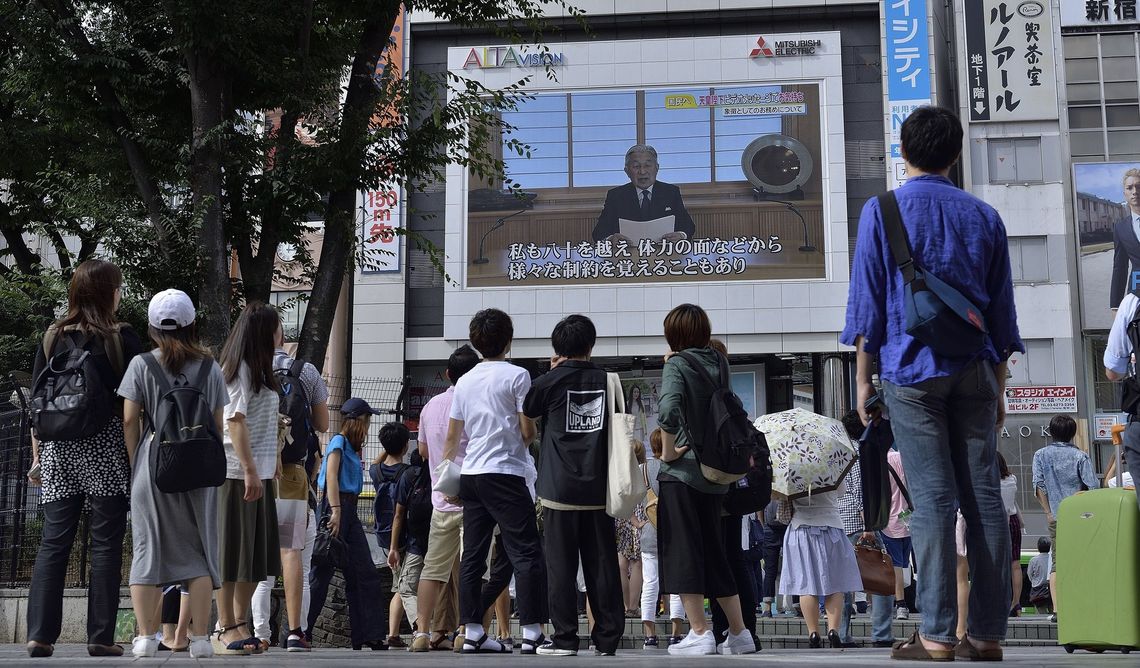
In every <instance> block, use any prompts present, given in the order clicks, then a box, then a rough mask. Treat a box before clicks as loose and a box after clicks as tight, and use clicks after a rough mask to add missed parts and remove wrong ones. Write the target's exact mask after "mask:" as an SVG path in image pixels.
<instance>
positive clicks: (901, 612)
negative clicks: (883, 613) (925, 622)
mask: <svg viewBox="0 0 1140 668" xmlns="http://www.w3.org/2000/svg"><path fill="white" fill-rule="evenodd" d="M895 619H910V608H908V607H906V606H905V605H900V606H899V607H897V608H895Z"/></svg>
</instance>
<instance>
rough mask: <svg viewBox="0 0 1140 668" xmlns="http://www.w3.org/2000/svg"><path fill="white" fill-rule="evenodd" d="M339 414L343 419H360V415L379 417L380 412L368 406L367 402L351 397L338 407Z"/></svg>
mask: <svg viewBox="0 0 1140 668" xmlns="http://www.w3.org/2000/svg"><path fill="white" fill-rule="evenodd" d="M340 414H341V415H343V416H345V417H350V418H354V417H360V416H361V415H367V414H372V415H380V414H381V413H380V411H378V410H376V409H375V408H373V407H371V406H369V405H368V402H367V401H365V400H363V399H361V398H359V397H353V398H351V399H349V400H348V401H346V402H344V404H343V405H342V406H341V407H340Z"/></svg>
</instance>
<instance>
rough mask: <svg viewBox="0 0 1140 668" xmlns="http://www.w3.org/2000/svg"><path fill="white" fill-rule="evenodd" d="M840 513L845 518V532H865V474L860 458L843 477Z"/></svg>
mask: <svg viewBox="0 0 1140 668" xmlns="http://www.w3.org/2000/svg"><path fill="white" fill-rule="evenodd" d="M839 515H840V516H841V517H842V518H843V533H845V534H847V535H848V536H850V535H851V534H856V533H863V475H862V472H861V471H860V468H859V460H858V459H857V458H856V460H855V463H854V464H852V465H851V470H850V471H848V472H847V475H846V477H844V478H843V496H842V497H840V498H839Z"/></svg>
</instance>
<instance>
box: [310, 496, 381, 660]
mask: <svg viewBox="0 0 1140 668" xmlns="http://www.w3.org/2000/svg"><path fill="white" fill-rule="evenodd" d="M356 502H357V497H356V495H355V494H345V493H344V492H341V494H340V537H341V538H342V539H343V540H344V544H345V549H346V552H347V554H346V555H345V556H346V559H347V561H348V563H347V564H345V565H344V567H343V568H341V572H342V573H344V597H345V598H346V599H347V600H348V624H349V626H350V628H351V638H352V644H353V645H363V644H364V643H367V642H379V641H382V640H384V639H385V638H387V637H388V630H387V629H386V628H385V626H386V622H387V617H388V614H387V613H388V607H387V606H386V605H384V602H385V601H386V600H387V599H386V598H385V597H384V592H383V591H382V590H381V587H380V574H379V573H377V572H376V565H375V564H373V563H372V551H371V550H370V549H369V548H368V538H367V537H366V536H365V535H364V527H363V526H361V524H360V516H359V515H357V513H356ZM329 512H330V509H329V504H328V501H322V502H321V507H320V513H319V515H318V517H325V516H326V515H328V514H329ZM332 576H333V567H332V566H330V565H328V564H319V565H318V564H317V563H315V562H314V563H313V567H312V569H311V570H310V571H309V595H310V602H309V626H308V628H310V629H311V628H313V627H314V626H315V625H316V623H317V617H320V616H321V610H322V609H324V607H325V597H327V596H328V593H329V583H330V582H331V581H332Z"/></svg>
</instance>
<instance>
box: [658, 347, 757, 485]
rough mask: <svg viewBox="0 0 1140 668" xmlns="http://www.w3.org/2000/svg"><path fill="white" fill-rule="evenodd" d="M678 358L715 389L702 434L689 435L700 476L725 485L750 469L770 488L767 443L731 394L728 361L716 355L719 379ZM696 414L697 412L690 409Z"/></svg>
mask: <svg viewBox="0 0 1140 668" xmlns="http://www.w3.org/2000/svg"><path fill="white" fill-rule="evenodd" d="M677 356H678V357H680V358H681V359H683V360H685V361H686V362H688V364H689V366H691V367H693V368H694V369H696V370H697V372H698V373H699V374H700V375H701V376H702V377H703V378H704V379H705V381H706V382H707V383H709V384H710V385H712V386H713V387H714V388H716V389H714V390H713V393H712V396H710V397H709V405H708V410H707V411H705V414H704V416H703V423H704V427H705V428H704V433H701V434H690V436H691V437H693V438H694V439H695V442H694V443H692V444H691V445H692V449H693V453H694V454H695V455H696V457H697V461H698V462H699V463H700V465H701V474H702V475H704V477H705V479H706V480H708V481H709V482H711V483H714V484H718V485H727V484H730V483H734V482H736V481H737V480H740V479H741V478H743V477H745V476H746V475H747V474H748V472H749V471H750V470H751V469H754V468H758V469H759V472H758V474H759V475H761V476H764V475H766V476H767V481H768V482H767V484H768V486H769V487H770V486H771V484H772V462H771V459H770V458H769V456H768V443H767V441H765V440H764V435H763V434H761V433H760V431H759V430H758V429H756V427H755V426H753V424H752V422H751V421H750V420H749V419H748V411H746V410H744V404H743V403H741V401H740V397H738V396H736V393H735V392H733V391H732V385H731V381H730V379H729V373H728V360H727V359H725V358H724V356H723V355H721V354H720V353H717V359H718V360H719V362H720V379H719V380H718V379H716V378H713V377H712V374H710V373H709V372H708V371H706V370H705V367H704V365H703V364H701V361H700V360H699V359H697V358H696V357H694V356H693V355H691V354H689V353H685V352H681V353H677ZM690 410H696V409H690Z"/></svg>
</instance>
